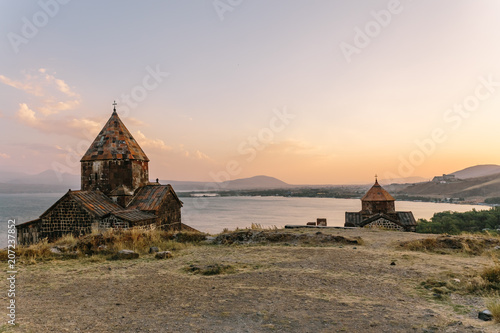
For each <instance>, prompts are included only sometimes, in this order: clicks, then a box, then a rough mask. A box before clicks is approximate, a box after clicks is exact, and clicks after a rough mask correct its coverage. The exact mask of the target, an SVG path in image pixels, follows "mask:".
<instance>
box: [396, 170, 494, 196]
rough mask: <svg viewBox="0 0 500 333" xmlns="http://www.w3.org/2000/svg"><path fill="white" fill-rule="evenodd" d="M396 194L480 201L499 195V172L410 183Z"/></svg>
mask: <svg viewBox="0 0 500 333" xmlns="http://www.w3.org/2000/svg"><path fill="white" fill-rule="evenodd" d="M397 194H406V195H411V196H427V197H435V198H444V197H446V198H464V199H466V200H476V201H478V202H480V201H483V200H484V199H485V198H488V197H500V173H495V174H492V175H488V176H482V177H475V178H466V179H461V180H458V181H456V182H449V183H437V182H425V183H417V184H412V185H409V186H407V187H403V188H401V189H399V191H398V193H397Z"/></svg>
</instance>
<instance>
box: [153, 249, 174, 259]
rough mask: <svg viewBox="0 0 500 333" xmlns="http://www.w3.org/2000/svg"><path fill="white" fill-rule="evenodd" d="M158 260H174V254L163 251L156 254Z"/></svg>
mask: <svg viewBox="0 0 500 333" xmlns="http://www.w3.org/2000/svg"><path fill="white" fill-rule="evenodd" d="M155 258H156V259H167V258H172V252H170V251H161V252H158V253H156V255H155Z"/></svg>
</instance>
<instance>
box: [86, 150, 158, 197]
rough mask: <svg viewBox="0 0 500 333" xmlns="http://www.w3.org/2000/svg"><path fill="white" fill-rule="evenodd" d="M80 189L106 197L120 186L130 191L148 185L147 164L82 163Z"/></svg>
mask: <svg viewBox="0 0 500 333" xmlns="http://www.w3.org/2000/svg"><path fill="white" fill-rule="evenodd" d="M81 170H82V172H81V188H82V190H83V191H89V190H97V189H99V190H100V191H101V192H103V193H104V194H106V195H108V194H109V193H111V191H113V190H114V189H115V188H117V187H119V186H120V185H125V186H126V187H128V188H130V189H131V190H132V191H135V190H136V189H137V188H138V187H141V186H145V185H147V184H148V183H149V171H148V162H145V161H139V160H118V159H117V160H96V161H82V163H81Z"/></svg>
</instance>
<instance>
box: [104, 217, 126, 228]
mask: <svg viewBox="0 0 500 333" xmlns="http://www.w3.org/2000/svg"><path fill="white" fill-rule="evenodd" d="M129 227H130V224H129V223H128V222H127V221H123V220H122V219H120V218H118V217H116V216H114V215H110V216H108V217H105V218H103V219H102V220H101V221H99V229H109V228H112V229H128V228H129Z"/></svg>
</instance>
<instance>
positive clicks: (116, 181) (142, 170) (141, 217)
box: [17, 103, 191, 245]
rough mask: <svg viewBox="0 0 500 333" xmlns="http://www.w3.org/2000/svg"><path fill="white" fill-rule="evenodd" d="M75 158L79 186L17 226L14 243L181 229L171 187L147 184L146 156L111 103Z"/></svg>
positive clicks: (180, 202)
mask: <svg viewBox="0 0 500 333" xmlns="http://www.w3.org/2000/svg"><path fill="white" fill-rule="evenodd" d="M115 105H116V103H115ZM80 162H81V190H80V191H71V190H69V191H68V192H67V193H66V194H65V195H64V196H63V197H62V198H61V199H59V200H58V201H57V202H56V203H54V204H53V205H52V207H50V208H49V209H47V211H45V212H44V213H43V214H42V215H41V216H40V217H39V218H38V219H36V220H33V221H29V222H26V223H23V224H19V225H18V226H17V240H18V243H19V244H23V245H28V244H34V243H37V242H38V241H40V240H42V239H44V238H47V239H48V240H49V241H53V240H55V239H57V238H59V237H61V236H63V235H65V234H73V235H75V236H80V235H84V234H87V233H90V232H91V231H92V230H93V229H108V228H114V229H126V228H132V227H147V228H161V229H165V230H167V229H168V230H180V229H181V228H183V224H182V223H181V207H182V201H180V200H179V198H178V197H177V195H176V193H175V191H174V189H173V188H172V186H170V185H161V184H160V183H159V182H158V180H157V181H156V182H155V183H151V182H149V170H148V162H149V158H148V157H147V156H146V154H145V153H144V151H143V150H142V149H141V147H140V146H139V144H138V143H137V141H135V139H134V138H133V136H132V134H130V132H129V130H128V129H127V128H126V127H125V125H124V124H123V122H122V121H121V119H120V118H119V117H118V113H117V112H116V107H115V108H114V109H113V113H112V114H111V117H110V118H109V120H108V122H107V123H106V125H104V127H103V129H102V130H101V132H100V133H99V135H97V137H96V138H95V140H94V142H93V143H92V145H91V146H90V147H89V149H88V150H87V152H86V153H85V155H83V157H82V159H81V161H80ZM184 227H185V228H186V229H191V228H189V227H188V226H184Z"/></svg>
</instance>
